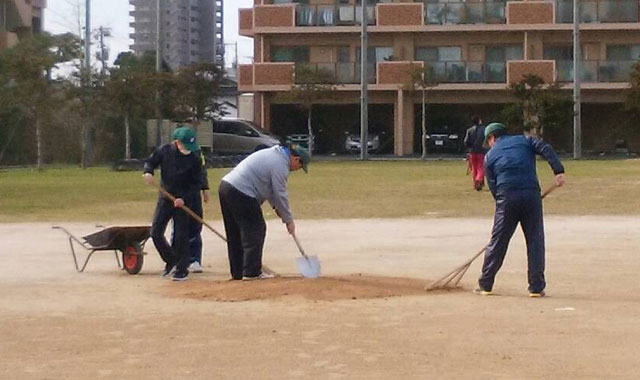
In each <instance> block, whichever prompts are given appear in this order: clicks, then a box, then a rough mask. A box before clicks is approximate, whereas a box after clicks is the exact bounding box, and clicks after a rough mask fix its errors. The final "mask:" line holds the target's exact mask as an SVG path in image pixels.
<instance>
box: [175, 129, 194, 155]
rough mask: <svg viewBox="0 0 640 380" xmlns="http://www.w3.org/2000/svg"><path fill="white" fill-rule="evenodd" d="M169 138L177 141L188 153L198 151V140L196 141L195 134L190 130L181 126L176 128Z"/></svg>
mask: <svg viewBox="0 0 640 380" xmlns="http://www.w3.org/2000/svg"><path fill="white" fill-rule="evenodd" d="M171 138H173V139H174V140H179V141H180V142H181V143H182V145H184V147H185V149H187V150H188V151H191V152H195V151H197V150H200V146H199V145H198V140H197V139H196V133H195V132H194V131H192V130H191V129H190V128H187V127H183V126H180V127H178V128H176V130H175V131H173V133H172V134H171Z"/></svg>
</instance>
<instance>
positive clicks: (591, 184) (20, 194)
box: [0, 160, 640, 222]
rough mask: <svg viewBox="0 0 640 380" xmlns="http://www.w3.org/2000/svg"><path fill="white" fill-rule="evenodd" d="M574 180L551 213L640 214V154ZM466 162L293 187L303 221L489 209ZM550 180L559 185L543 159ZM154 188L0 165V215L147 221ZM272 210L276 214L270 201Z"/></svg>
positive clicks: (351, 174)
mask: <svg viewBox="0 0 640 380" xmlns="http://www.w3.org/2000/svg"><path fill="white" fill-rule="evenodd" d="M565 166H566V169H567V186H565V187H564V188H562V189H560V190H558V191H556V192H555V193H554V194H553V198H554V199H556V201H554V202H548V204H547V205H546V213H547V214H556V215H636V214H640V197H639V196H637V194H636V193H635V191H634V190H635V189H636V188H637V186H638V184H640V160H619V161H571V160H569V161H565ZM465 169H466V162H463V161H428V162H423V161H376V162H357V161H355V162H354V161H348V162H315V163H313V164H312V165H311V167H310V172H309V174H304V173H303V172H302V171H300V172H296V173H293V174H292V175H291V177H290V179H289V194H290V201H291V205H292V209H293V212H294V215H295V216H296V218H302V219H325V218H336V219H344V218H397V217H455V216H488V215H492V213H493V201H492V198H491V194H490V193H489V192H488V191H486V190H485V191H483V192H481V193H477V192H475V191H472V190H471V179H470V178H469V177H468V176H465ZM229 170H230V169H210V170H209V172H208V173H209V182H210V185H211V188H212V190H211V195H212V201H211V202H210V203H209V204H208V205H206V206H205V213H206V219H218V218H220V212H219V205H218V202H217V186H218V184H219V182H220V179H221V178H222V176H223V175H224V174H226V173H227V172H228V171H229ZM538 173H539V177H540V181H541V183H542V186H543V187H545V186H548V185H549V184H551V180H552V173H551V170H550V169H549V167H548V165H547V164H546V162H539V163H538ZM155 200H156V192H155V191H154V190H153V189H151V188H149V187H147V186H145V185H144V184H143V183H142V179H141V173H140V172H114V171H111V170H109V169H107V168H91V169H87V170H82V169H79V168H50V169H47V170H45V171H43V172H38V171H35V170H25V169H19V170H18V169H16V170H4V171H2V172H0V222H21V221H25V222H35V221H62V220H64V221H91V222H94V221H95V222H102V221H104V222H114V221H131V222H133V221H140V222H142V221H149V220H151V216H152V213H153V209H154V206H155ZM265 214H266V215H267V217H274V215H273V213H272V212H271V211H270V209H269V208H268V207H267V206H265Z"/></svg>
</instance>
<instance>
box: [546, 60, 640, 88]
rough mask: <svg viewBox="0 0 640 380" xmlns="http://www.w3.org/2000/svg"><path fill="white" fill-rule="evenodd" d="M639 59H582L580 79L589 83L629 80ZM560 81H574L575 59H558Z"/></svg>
mask: <svg viewBox="0 0 640 380" xmlns="http://www.w3.org/2000/svg"><path fill="white" fill-rule="evenodd" d="M637 63H638V62H637V61H582V63H581V69H582V70H581V76H580V79H581V80H582V81H583V82H587V83H625V82H629V79H630V76H631V73H632V72H633V70H634V68H635V66H636V64H637ZM556 75H557V80H558V81H559V82H573V61H571V60H558V61H556Z"/></svg>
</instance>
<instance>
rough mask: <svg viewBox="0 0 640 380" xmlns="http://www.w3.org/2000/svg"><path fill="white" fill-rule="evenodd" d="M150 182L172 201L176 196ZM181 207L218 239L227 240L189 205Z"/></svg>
mask: <svg viewBox="0 0 640 380" xmlns="http://www.w3.org/2000/svg"><path fill="white" fill-rule="evenodd" d="M152 184H153V187H155V188H156V189H158V190H159V191H160V192H161V193H162V195H164V196H165V197H167V198H169V199H170V200H171V201H172V202H175V201H176V197H174V196H173V195H172V194H171V193H170V192H168V191H167V190H165V189H163V188H162V186H160V185H157V184H156V183H155V182H152ZM181 209H182V210H183V211H184V212H186V213H187V214H188V215H189V216H190V217H192V218H193V219H195V220H197V221H198V222H200V223H201V224H202V225H203V226H206V227H207V228H208V229H209V230H211V232H213V233H214V234H216V235H218V237H220V239H222V240H224V241H225V242H226V241H227V238H226V237H224V235H222V234H221V233H220V232H218V231H216V230H215V229H214V228H213V227H211V226H210V225H209V223H207V222H206V221H205V220H204V219H202V218H201V217H200V216H199V215H198V214H196V213H195V212H193V210H191V209H190V208H189V207H187V206H184V205H183V206H182V207H181Z"/></svg>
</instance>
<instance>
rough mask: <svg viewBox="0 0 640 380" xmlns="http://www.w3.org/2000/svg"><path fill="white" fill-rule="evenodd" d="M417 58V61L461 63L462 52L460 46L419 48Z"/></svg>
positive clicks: (416, 52) (416, 53)
mask: <svg viewBox="0 0 640 380" xmlns="http://www.w3.org/2000/svg"><path fill="white" fill-rule="evenodd" d="M415 56H416V60H417V61H431V62H433V61H440V62H446V61H460V60H462V50H461V49H460V46H438V47H418V48H416V51H415Z"/></svg>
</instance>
